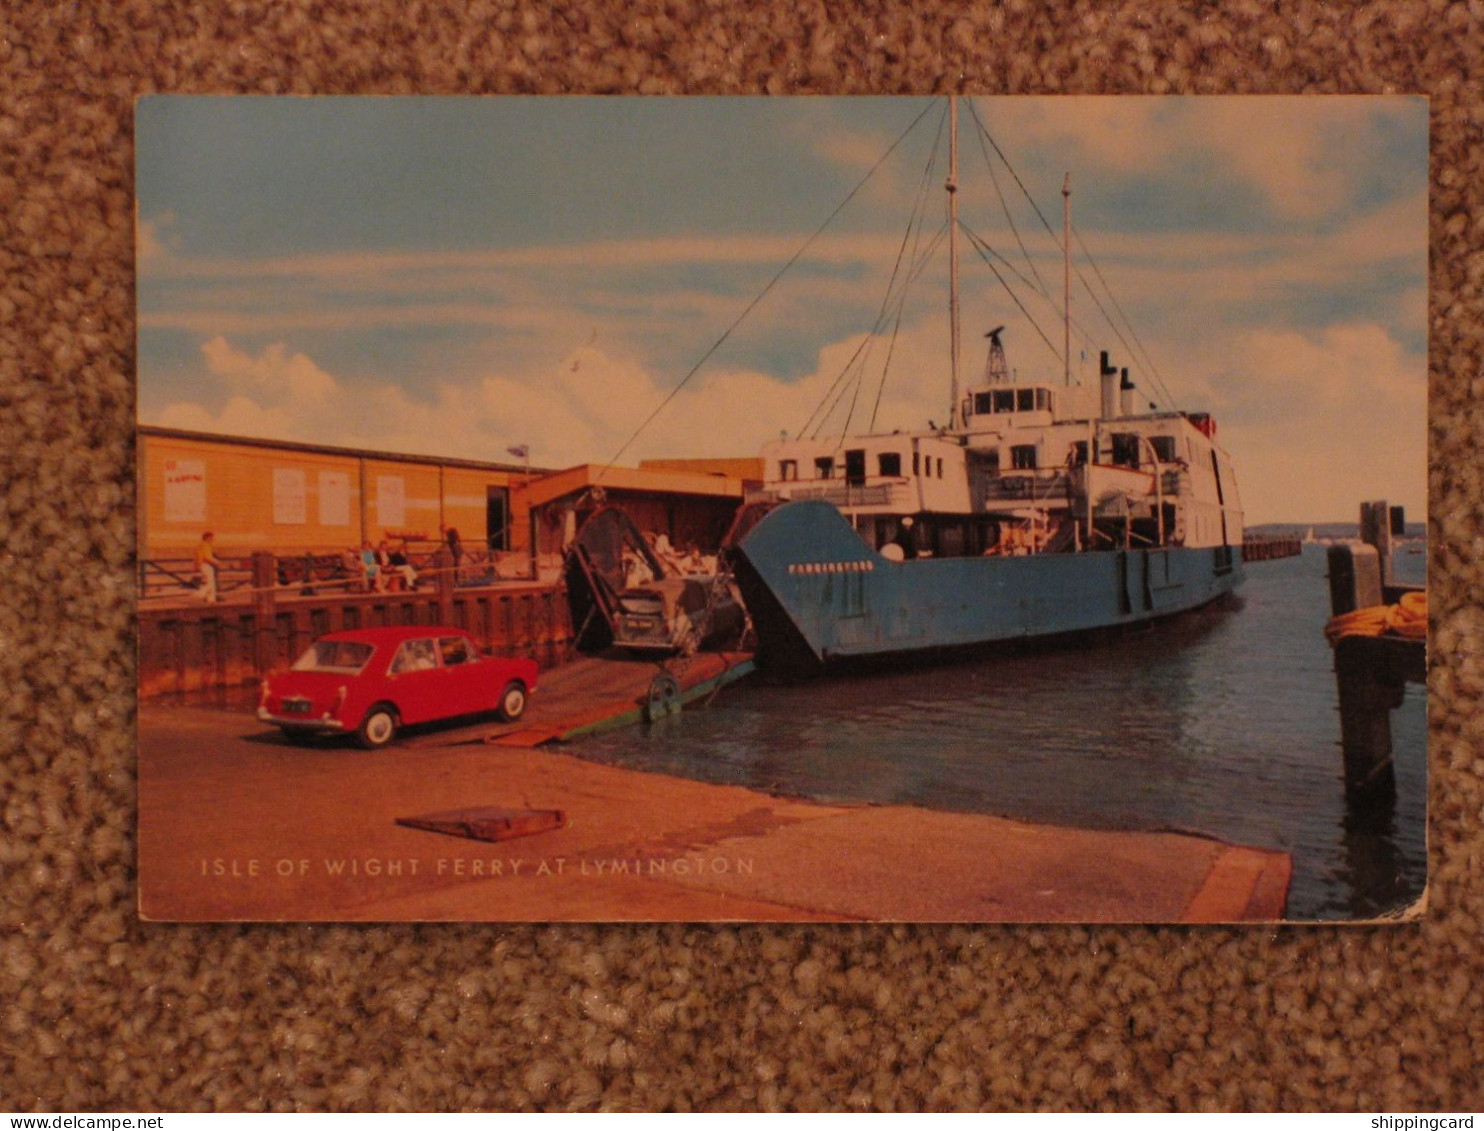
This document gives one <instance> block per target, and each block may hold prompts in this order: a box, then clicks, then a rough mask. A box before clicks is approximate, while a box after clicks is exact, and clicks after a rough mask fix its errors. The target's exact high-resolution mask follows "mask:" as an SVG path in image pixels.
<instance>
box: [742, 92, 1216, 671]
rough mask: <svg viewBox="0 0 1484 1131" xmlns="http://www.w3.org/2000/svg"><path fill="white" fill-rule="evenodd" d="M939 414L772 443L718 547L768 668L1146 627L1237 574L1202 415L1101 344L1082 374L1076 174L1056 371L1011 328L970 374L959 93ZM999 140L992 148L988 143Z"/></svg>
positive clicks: (997, 333)
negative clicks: (887, 429) (1077, 327)
mask: <svg viewBox="0 0 1484 1131" xmlns="http://www.w3.org/2000/svg"><path fill="white" fill-rule="evenodd" d="M948 113H949V130H948V133H949V173H948V178H947V182H946V184H945V190H946V193H947V198H948V200H947V205H948V225H947V236H948V245H949V263H950V268H949V278H950V283H949V314H950V318H949V323H950V338H951V341H950V343H949V350H948V353H949V376H950V410H949V413H948V423H947V424H945V425H943V426H941V427H939V426H930V427H929V428H927V429H924V430H921V431H914V432H891V433H867V434H862V435H838V436H825V437H820V436H817V435H816V436H814V437H811V438H805V437H800V438H794V439H787V438H785V439H781V440H779V441H776V442H774V443H771V444H768V445H766V446H765V447H764V448H763V451H762V458H763V463H764V483H763V487H762V490H761V491H760V492H758V493H757V495H756V496H755V497H753V498H752V499H750V500H749V503H748V505H747V506H745V507H744V508H743V510H742V511H741V512H740V513H739V515H738V517H737V520H736V522H735V523H734V524H733V527H732V530H731V532H730V534H729V535H728V538H727V545H726V553H727V557H728V560H729V561H730V563H731V565H732V568H733V570H734V572H735V576H736V580H737V584H738V586H739V588H740V590H741V592H742V595H743V599H744V601H745V603H746V605H747V608H748V611H749V613H750V615H751V617H752V620H753V624H754V628H755V630H756V634H757V640H758V657H759V660H760V662H761V663H763V664H764V665H766V666H773V667H775V668H786V669H790V670H818V669H820V668H823V667H829V666H835V665H839V664H843V663H848V662H849V661H853V660H867V659H881V658H905V659H911V658H915V657H921V656H926V655H929V654H931V653H934V652H937V651H941V650H943V649H959V648H965V647H972V646H976V645H987V644H993V643H998V642H1006V641H1015V640H1026V639H1032V638H1047V637H1058V636H1063V635H1068V634H1075V633H1082V632H1087V631H1090V630H1096V629H1101V628H1108V627H1113V626H1119V625H1129V624H1137V623H1140V622H1145V621H1150V620H1154V619H1156V618H1160V617H1166V616H1171V615H1174V614H1177V613H1181V612H1184V611H1187V610H1191V609H1195V608H1198V607H1200V606H1202V605H1205V604H1207V603H1209V602H1211V601H1214V600H1216V599H1218V598H1220V597H1222V596H1223V595H1225V594H1227V593H1229V592H1231V591H1232V590H1233V589H1234V588H1235V587H1236V586H1237V585H1239V584H1240V583H1241V581H1242V564H1241V550H1240V545H1241V539H1242V530H1243V520H1242V508H1241V502H1240V498H1239V495H1238V491H1237V483H1236V475H1235V472H1234V469H1233V467H1232V463H1231V460H1230V458H1229V457H1228V455H1227V453H1226V452H1225V451H1224V450H1223V449H1222V447H1221V445H1220V444H1219V442H1218V441H1217V429H1216V422H1215V420H1213V419H1212V418H1211V417H1210V416H1209V415H1208V414H1204V413H1193V412H1180V411H1176V410H1174V409H1164V410H1161V409H1157V408H1155V407H1154V406H1153V405H1149V406H1148V407H1147V408H1142V409H1141V406H1140V404H1139V402H1138V400H1137V399H1136V398H1137V394H1138V390H1137V389H1136V387H1135V385H1134V383H1133V382H1132V381H1131V380H1130V378H1129V374H1128V370H1127V369H1123V368H1120V367H1117V366H1115V365H1113V364H1111V363H1110V360H1109V354H1108V353H1107V351H1103V352H1102V354H1101V364H1100V366H1099V373H1098V379H1097V382H1096V383H1095V384H1086V385H1083V384H1076V383H1073V381H1072V379H1071V372H1070V355H1071V317H1070V306H1071V302H1070V300H1071V280H1072V266H1071V251H1070V242H1071V219H1070V177H1068V179H1067V181H1066V182H1064V185H1063V233H1062V240H1061V242H1062V247H1063V258H1064V283H1063V304H1062V314H1063V330H1064V333H1063V362H1064V365H1063V373H1062V380H1061V381H1060V382H1056V381H1050V380H1021V379H1019V377H1018V376H1017V374H1016V373H1015V372H1014V371H1012V370H1011V368H1010V366H1009V365H1008V364H1007V361H1006V353H1005V346H1004V340H1003V335H1004V327H1002V326H1001V327H997V328H995V329H994V330H991V331H990V332H989V333H988V334H987V335H986V337H987V339H988V357H987V359H986V364H985V367H984V371H983V375H982V377H981V378H980V380H979V381H978V382H977V383H975V384H973V385H970V386H968V387H967V388H964V387H963V385H962V383H961V380H960V373H959V368H960V366H959V354H960V350H959V334H960V330H959V294H958V231H959V221H958V191H959V185H958V103H957V99H956V98H950V100H949V111H948ZM996 148H997V147H996Z"/></svg>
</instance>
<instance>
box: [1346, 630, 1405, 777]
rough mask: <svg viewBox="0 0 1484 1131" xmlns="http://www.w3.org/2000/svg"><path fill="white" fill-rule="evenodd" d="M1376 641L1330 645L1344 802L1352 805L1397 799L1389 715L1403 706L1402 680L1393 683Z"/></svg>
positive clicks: (1363, 639) (1357, 639) (1355, 640)
mask: <svg viewBox="0 0 1484 1131" xmlns="http://www.w3.org/2000/svg"><path fill="white" fill-rule="evenodd" d="M1383 643H1384V642H1383V641H1381V640H1380V639H1378V638H1376V637H1366V636H1350V637H1344V638H1343V639H1341V640H1340V642H1339V643H1338V644H1336V645H1335V680H1336V682H1337V683H1338V685H1339V691H1340V748H1341V751H1342V753H1343V756H1344V761H1345V799H1346V800H1347V801H1349V802H1350V803H1351V804H1366V805H1370V804H1375V803H1377V802H1382V803H1385V802H1389V801H1391V800H1392V799H1393V798H1395V797H1396V771H1395V768H1394V767H1393V766H1392V760H1391V712H1392V711H1393V710H1394V709H1395V708H1397V707H1400V706H1401V705H1402V698H1403V696H1404V695H1405V693H1406V684H1405V681H1403V680H1396V679H1393V678H1392V676H1393V673H1392V672H1391V671H1390V670H1389V665H1387V664H1386V663H1385V662H1384V661H1383V660H1382V658H1381V657H1380V656H1379V655H1378V654H1377V646H1378V645H1381V644H1383Z"/></svg>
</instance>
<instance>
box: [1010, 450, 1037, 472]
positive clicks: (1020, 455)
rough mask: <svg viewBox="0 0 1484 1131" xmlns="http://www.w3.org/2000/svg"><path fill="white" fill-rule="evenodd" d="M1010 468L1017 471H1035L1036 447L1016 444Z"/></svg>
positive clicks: (1012, 451)
mask: <svg viewBox="0 0 1484 1131" xmlns="http://www.w3.org/2000/svg"><path fill="white" fill-rule="evenodd" d="M1010 466H1011V467H1013V468H1015V470H1017V471H1033V470H1034V469H1035V466H1036V445H1035V444H1015V445H1014V446H1013V447H1011V449H1010Z"/></svg>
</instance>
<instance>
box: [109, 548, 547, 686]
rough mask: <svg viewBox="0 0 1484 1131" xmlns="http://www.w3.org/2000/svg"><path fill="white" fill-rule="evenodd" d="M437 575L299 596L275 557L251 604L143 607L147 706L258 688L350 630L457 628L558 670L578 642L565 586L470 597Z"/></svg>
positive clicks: (259, 559) (260, 569) (255, 582)
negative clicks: (424, 580)
mask: <svg viewBox="0 0 1484 1131" xmlns="http://www.w3.org/2000/svg"><path fill="white" fill-rule="evenodd" d="M439 564H440V565H442V566H445V567H446V566H447V565H448V564H449V563H447V562H441V563H439ZM432 572H433V573H434V574H435V576H436V578H437V584H436V587H435V588H429V589H418V590H414V591H411V592H401V593H349V592H318V593H316V594H315V595H314V596H301V595H299V590H297V589H294V588H290V589H284V588H282V587H280V586H279V585H278V584H277V578H278V568H277V562H276V559H275V558H274V557H273V555H272V554H254V555H253V561H252V574H253V576H252V585H251V598H252V599H251V601H250V602H246V603H244V602H241V601H237V602H221V603H217V604H210V605H208V604H194V603H189V602H185V603H175V604H172V605H170V606H168V607H155V608H151V607H149V606H146V605H142V606H141V607H140V609H139V696H140V698H141V699H151V698H156V697H158V696H161V695H171V694H178V693H182V692H193V691H206V690H211V689H218V688H232V687H240V686H242V685H244V684H250V683H254V682H256V681H257V680H259V679H261V678H262V677H263V676H265V675H267V674H268V673H269V672H270V671H273V670H275V669H277V670H282V669H283V668H286V667H287V666H288V665H289V664H291V663H292V662H293V661H294V660H295V659H296V658H297V657H298V656H299V654H300V653H301V652H303V651H304V649H305V648H307V647H308V646H309V645H310V643H311V642H312V641H313V640H314V639H315V638H316V637H319V636H323V635H324V634H325V633H327V632H338V631H341V630H344V629H354V628H373V627H380V626H384V625H415V624H426V625H450V626H453V627H456V628H462V629H464V630H465V631H466V632H468V633H469V634H470V635H471V636H473V637H474V639H475V640H476V641H478V642H479V644H480V645H482V646H483V647H485V648H487V649H489V650H490V651H492V652H493V653H495V654H497V655H502V656H529V657H532V658H535V659H537V660H538V661H548V660H550V659H551V658H552V657H553V656H554V655H556V654H557V653H559V652H560V651H562V650H563V649H564V648H565V647H566V645H567V643H568V642H569V641H570V639H571V636H572V629H571V618H570V617H569V615H568V612H567V601H566V595H565V593H564V592H563V591H562V590H561V589H560V588H559V587H557V586H553V585H538V584H510V583H505V584H501V585H491V586H479V587H472V586H467V585H462V584H461V585H455V584H454V573H453V570H452V569H450V568H440V569H435V570H433V571H432Z"/></svg>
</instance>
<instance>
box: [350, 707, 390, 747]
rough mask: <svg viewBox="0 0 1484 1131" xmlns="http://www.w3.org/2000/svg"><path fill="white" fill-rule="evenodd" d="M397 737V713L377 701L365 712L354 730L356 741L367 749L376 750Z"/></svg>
mask: <svg viewBox="0 0 1484 1131" xmlns="http://www.w3.org/2000/svg"><path fill="white" fill-rule="evenodd" d="M396 737H397V713H396V712H395V711H394V710H393V709H392V708H391V706H390V705H389V704H387V703H378V704H377V705H376V706H374V707H372V708H371V709H370V710H369V711H367V712H366V717H365V718H364V719H362V720H361V725H360V728H359V729H358V730H357V731H356V741H357V742H359V743H360V744H361V745H362V746H364V747H365V748H366V749H367V750H377V749H380V748H381V747H383V746H385V745H386V744H387V743H388V742H390V741H391V740H392V739H394V738H396Z"/></svg>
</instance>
